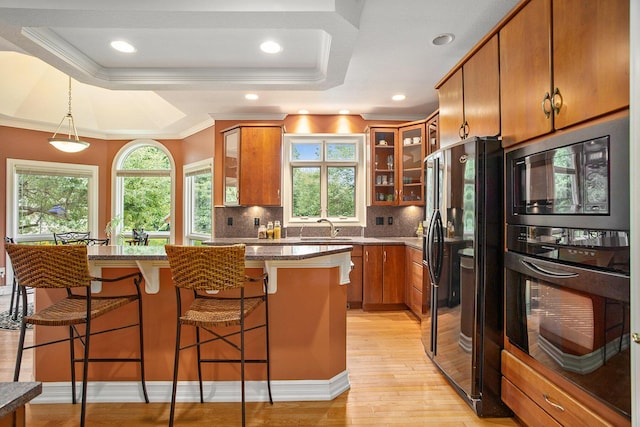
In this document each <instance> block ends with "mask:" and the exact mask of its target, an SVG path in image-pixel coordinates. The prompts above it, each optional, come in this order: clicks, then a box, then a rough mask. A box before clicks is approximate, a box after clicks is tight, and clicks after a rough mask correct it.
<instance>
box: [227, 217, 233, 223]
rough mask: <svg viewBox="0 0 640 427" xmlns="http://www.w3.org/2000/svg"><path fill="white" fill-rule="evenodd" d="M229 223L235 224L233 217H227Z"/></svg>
mask: <svg viewBox="0 0 640 427" xmlns="http://www.w3.org/2000/svg"><path fill="white" fill-rule="evenodd" d="M227 225H233V217H228V218H227Z"/></svg>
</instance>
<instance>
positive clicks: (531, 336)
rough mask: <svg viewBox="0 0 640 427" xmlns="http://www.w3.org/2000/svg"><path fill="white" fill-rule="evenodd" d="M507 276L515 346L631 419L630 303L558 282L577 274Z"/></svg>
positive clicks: (508, 314)
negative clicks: (563, 276) (561, 276)
mask: <svg viewBox="0 0 640 427" xmlns="http://www.w3.org/2000/svg"><path fill="white" fill-rule="evenodd" d="M523 260H524V262H525V263H526V262H530V261H527V260H526V258H524V257H523V258H521V259H520V264H521V265H522V261H523ZM534 263H535V261H534ZM525 265H526V264H525ZM534 265H535V264H534ZM534 268H535V267H534ZM543 268H544V267H543ZM545 269H546V268H545ZM506 272H507V274H506V320H507V322H506V329H507V337H508V338H509V341H510V342H511V344H514V345H515V346H517V347H519V348H520V349H521V350H523V351H524V352H525V353H527V354H529V355H530V356H531V357H533V358H534V359H536V360H537V361H538V362H540V363H542V364H543V365H544V366H545V367H547V368H549V369H551V370H552V371H555V372H557V373H558V374H560V375H562V376H563V377H565V378H566V379H568V380H569V381H571V382H573V383H575V384H577V385H578V386H580V387H581V388H582V389H584V390H586V391H587V392H589V393H591V394H592V395H594V396H596V397H597V398H599V399H600V400H602V401H604V402H605V403H607V404H609V405H610V406H612V407H613V408H615V409H617V410H618V411H620V412H622V413H623V414H625V415H627V416H630V413H631V384H630V378H631V373H630V349H629V342H630V340H629V304H628V300H627V301H624V300H618V299H613V298H609V297H606V296H602V295H597V294H594V293H588V292H582V291H579V290H576V289H572V288H570V287H566V286H562V284H561V283H562V280H563V279H558V280H556V279H554V278H552V277H553V276H555V275H565V276H566V278H567V279H569V278H570V277H569V276H570V275H571V274H574V273H564V272H562V271H561V270H560V269H554V270H553V271H546V272H545V273H542V274H537V273H533V272H532V273H531V274H527V273H526V272H525V271H524V270H522V271H514V270H512V269H509V268H508V269H507V270H506ZM545 274H550V276H549V277H545ZM598 274H601V273H598ZM575 278H576V279H577V278H578V277H575ZM583 280H597V279H590V278H589V277H584V278H583Z"/></svg>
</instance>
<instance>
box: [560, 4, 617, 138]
mask: <svg viewBox="0 0 640 427" xmlns="http://www.w3.org/2000/svg"><path fill="white" fill-rule="evenodd" d="M553 81H554V92H555V90H558V91H559V93H560V95H561V96H562V103H563V105H562V106H560V109H559V111H558V112H557V115H556V116H555V118H554V126H555V128H556V129H561V128H564V127H567V126H570V125H573V124H575V123H579V122H582V121H585V120H588V119H591V118H594V117H597V116H600V115H602V114H606V113H608V112H611V111H615V110H618V109H622V108H626V107H628V106H629V1H628V0H607V1H602V0H554V1H553ZM556 100H557V97H556V98H554V101H556Z"/></svg>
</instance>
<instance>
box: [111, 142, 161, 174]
mask: <svg viewBox="0 0 640 427" xmlns="http://www.w3.org/2000/svg"><path fill="white" fill-rule="evenodd" d="M122 169H167V170H168V169H171V162H170V161H169V158H168V157H167V155H166V154H165V153H164V152H162V150H160V149H159V148H157V147H151V146H144V147H140V148H136V149H135V150H134V151H132V152H131V153H130V154H129V155H128V156H127V158H126V159H125V160H124V163H123V165H122Z"/></svg>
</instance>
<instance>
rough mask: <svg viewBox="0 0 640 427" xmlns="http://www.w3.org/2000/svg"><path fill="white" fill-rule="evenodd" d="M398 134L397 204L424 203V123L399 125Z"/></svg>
mask: <svg viewBox="0 0 640 427" xmlns="http://www.w3.org/2000/svg"><path fill="white" fill-rule="evenodd" d="M398 135H399V138H398V140H399V144H398V145H399V150H398V153H399V154H398V156H399V162H398V163H399V169H400V170H399V179H400V183H399V196H398V204H399V205H420V206H422V205H424V200H423V197H422V192H423V191H422V188H423V187H422V184H423V183H422V179H423V176H424V173H423V160H424V157H425V150H424V147H425V144H424V139H425V123H424V122H421V123H416V124H413V125H410V126H405V127H401V128H400V129H399V132H398Z"/></svg>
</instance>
